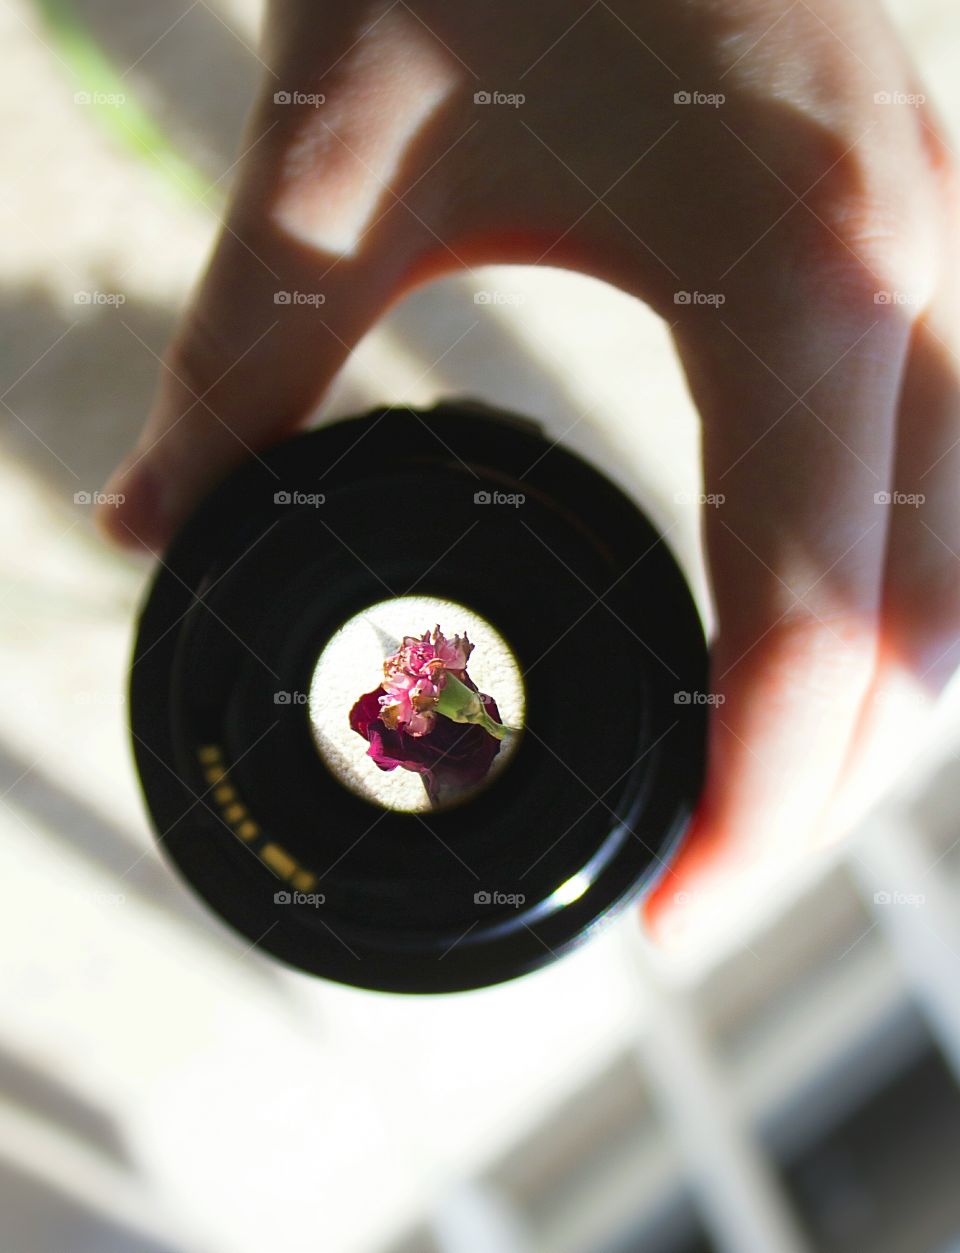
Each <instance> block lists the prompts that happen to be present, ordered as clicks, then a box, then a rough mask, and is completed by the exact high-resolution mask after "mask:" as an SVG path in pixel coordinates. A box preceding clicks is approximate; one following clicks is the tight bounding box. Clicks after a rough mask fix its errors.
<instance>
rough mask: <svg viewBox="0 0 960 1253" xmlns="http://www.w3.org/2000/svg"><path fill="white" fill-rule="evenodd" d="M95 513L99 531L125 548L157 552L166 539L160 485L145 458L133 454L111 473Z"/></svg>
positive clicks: (166, 529)
mask: <svg viewBox="0 0 960 1253" xmlns="http://www.w3.org/2000/svg"><path fill="white" fill-rule="evenodd" d="M103 495H104V497H105V498H106V500H105V502H104V503H103V504H101V505H100V506H99V507H98V509H97V512H96V522H97V525H98V526H99V527H100V529H101V531H103V532H104V534H106V535H107V537H108V538H109V539H111V540H113V541H114V542H115V543H118V544H121V545H122V546H123V547H124V548H130V549H134V550H140V551H146V552H151V553H156V552H157V551H159V550H160V549H162V548H163V546H164V545H165V544H166V542H167V539H168V538H169V517H168V514H167V509H166V502H165V496H164V492H163V488H162V485H161V483H160V481H159V479H158V478H157V475H156V473H155V471H154V470H153V468H152V467H151V466H150V465H149V464H148V462H147V458H146V457H144V456H143V455H142V454H138V453H136V452H133V453H131V454H130V456H129V457H127V458H126V459H125V460H124V461H122V462H121V463H120V465H119V466H118V467H117V468H116V470H114V472H113V474H112V475H111V476H110V478H109V480H108V481H107V485H106V486H105V487H104V489H103Z"/></svg>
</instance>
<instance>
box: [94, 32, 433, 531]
mask: <svg viewBox="0 0 960 1253" xmlns="http://www.w3.org/2000/svg"><path fill="white" fill-rule="evenodd" d="M309 29H310V30H311V31H312V32H313V34H312V37H313V38H315V39H317V40H318V41H319V45H320V46H318V47H317V48H315V49H314V48H307V47H306V46H305V41H306V38H307V36H306V34H305V33H303V32H301V34H302V36H303V37H302V39H301V40H300V42H299V44H298V46H297V47H296V48H295V49H294V50H292V51H291V50H290V49H283V48H281V49H280V50H279V52H278V58H279V59H278V60H277V61H276V62H275V64H280V65H289V66H290V67H291V68H290V69H289V71H288V72H286V73H280V74H279V75H278V78H277V79H273V78H271V79H270V81H269V87H268V88H267V90H266V92H265V95H264V98H263V99H262V100H261V102H260V104H259V105H258V107H257V108H256V109H255V110H254V114H253V117H252V120H251V123H250V126H249V129H248V133H247V137H246V140H245V142H244V148H245V150H246V155H245V157H244V158H243V160H242V162H241V163H240V166H239V181H238V185H237V188H236V191H235V194H234V196H233V200H232V204H231V208H230V210H229V212H228V214H227V216H226V219H225V222H224V224H223V229H222V231H221V233H220V237H219V239H218V241H217V244H216V248H215V251H214V254H213V257H212V259H211V261H210V264H209V267H208V269H207V272H206V274H205V276H204V277H203V280H202V282H201V283H200V286H199V289H198V291H197V293H196V295H195V297H194V299H193V302H192V304H191V307H190V309H189V311H188V312H187V314H186V316H185V317H184V319H183V323H182V325H181V327H180V328H179V330H178V332H177V334H176V337H175V340H174V343H173V344H172V346H171V347H170V349H169V351H168V353H167V354H166V357H165V359H164V361H163V362H162V364H161V367H160V378H159V383H158V389H157V394H156V399H155V403H154V405H153V408H152V410H151V412H150V414H149V417H148V419H147V422H146V425H145V427H144V429H143V431H142V433H141V435H140V437H139V439H138V441H137V443H136V446H135V447H134V449H133V450H132V452H131V454H130V455H129V456H128V457H127V458H126V460H125V461H124V463H123V464H122V465H121V466H120V467H119V468H118V470H117V472H116V473H115V476H114V478H113V479H112V480H111V482H110V484H109V485H108V490H109V491H110V492H112V493H119V494H121V495H122V496H123V497H124V498H125V499H124V503H123V505H122V506H121V507H120V508H119V509H107V510H104V511H102V514H101V517H100V522H101V525H102V526H103V527H104V529H105V530H106V531H107V532H108V533H109V534H110V535H111V536H112V537H113V538H115V539H117V540H119V541H120V542H122V543H128V544H142V545H145V546H147V547H150V548H154V549H155V548H158V547H163V546H164V545H165V544H166V542H167V540H168V539H169V538H170V535H171V533H172V532H173V530H174V529H175V528H176V527H177V526H178V525H179V523H180V522H181V521H182V520H183V518H184V517H185V515H186V514H187V513H188V512H189V510H190V509H191V508H192V506H193V505H194V504H195V503H196V501H197V500H198V499H199V498H200V497H201V496H202V495H203V494H204V493H205V492H206V491H207V490H208V489H209V488H210V487H211V486H212V485H213V484H214V483H216V482H217V481H218V480H219V479H220V478H222V477H223V476H224V475H225V474H226V473H227V472H228V471H229V470H230V469H232V468H233V467H234V466H235V465H237V464H238V463H239V462H241V461H243V460H244V459H245V458H248V457H251V456H256V455H257V453H258V451H259V450H260V449H262V448H263V447H264V446H266V445H268V444H270V443H272V442H273V441H274V440H275V439H277V438H278V437H279V436H280V435H281V434H282V433H283V432H284V431H286V430H288V429H289V428H291V427H292V426H294V425H296V424H297V423H299V422H301V421H303V419H305V418H306V417H307V416H308V414H309V413H310V411H311V409H313V408H314V406H315V405H316V404H317V402H318V400H319V399H320V397H321V396H322V395H323V393H324V391H325V390H326V388H327V387H328V385H329V383H330V381H331V380H332V378H333V376H334V374H335V373H336V371H337V370H338V368H339V367H340V365H341V364H342V362H343V361H344V359H345V358H346V357H347V356H348V354H349V353H350V351H351V350H352V348H353V347H354V345H355V344H356V343H357V341H358V340H359V339H360V338H361V337H362V336H363V334H364V333H365V332H366V331H367V329H368V328H369V327H370V326H371V325H372V324H373V322H375V321H376V319H377V318H378V317H379V315H380V314H381V313H382V311H383V309H384V308H385V307H386V306H387V305H388V304H389V303H390V302H391V301H392V300H394V299H396V298H397V296H398V295H399V294H400V292H401V291H402V290H403V288H404V286H405V285H406V284H408V283H410V282H412V281H413V277H412V276H413V272H414V270H415V269H416V266H417V265H418V264H419V263H421V262H422V261H423V258H424V256H425V254H426V253H427V252H428V251H429V250H430V249H436V248H437V247H438V246H439V245H438V235H437V232H436V230H435V229H434V228H433V227H432V226H431V223H430V222H429V220H428V219H429V217H430V210H429V208H428V207H425V206H423V205H421V204H419V203H418V202H416V201H415V200H414V198H413V197H410V196H408V195H407V192H408V190H409V188H410V187H411V186H413V185H414V184H415V183H416V182H417V181H418V177H419V176H418V172H417V161H416V160H414V159H413V157H412V156H411V151H412V149H413V147H414V146H415V145H416V144H417V143H419V142H420V141H421V140H422V138H423V131H424V129H425V127H427V126H428V124H429V123H430V122H431V116H432V114H433V113H434V112H435V111H436V110H437V109H438V108H439V106H440V105H441V104H442V102H443V99H444V97H445V94H446V92H447V90H448V88H449V86H450V83H451V81H452V78H451V71H450V70H449V68H448V66H447V65H446V63H445V61H444V59H443V58H442V57H441V56H440V55H439V54H438V53H437V51H436V48H435V47H434V46H433V45H430V46H429V47H422V46H420V45H419V44H418V43H417V34H416V32H415V31H411V23H407V24H406V25H405V27H404V29H403V30H401V31H397V30H391V19H390V18H389V17H388V18H385V19H383V20H382V21H380V22H379V23H378V24H376V29H375V31H373V33H371V34H370V35H369V36H367V37H361V38H358V37H357V33H356V32H355V31H353V30H352V28H351V27H350V26H349V24H348V23H345V22H343V21H337V22H334V21H332V20H331V21H328V22H327V23H326V25H324V24H323V23H320V22H315V23H312V24H311V26H310V28H309ZM321 36H322V38H321ZM391 41H392V46H393V50H394V52H395V53H396V52H397V49H398V46H399V44H400V43H401V41H406V42H407V46H406V56H405V57H400V56H394V57H393V58H392V59H386V60H385V59H384V56H383V49H384V45H385V44H390V43H391ZM288 42H289V35H288ZM328 66H332V67H333V68H332V70H331V72H330V73H327V74H325V75H324V74H323V70H325V69H326V67H328ZM311 67H312V68H311ZM317 67H320V77H319V78H316V79H313V78H311V74H313V75H316V74H317V73H318V68H317ZM288 80H289V81H288ZM394 80H395V81H394ZM278 82H279V83H281V84H282V85H283V87H284V90H283V91H280V92H276V96H275V89H276V86H277V83H278ZM288 86H289V88H290V89H289V90H287V89H286V88H287V87H288Z"/></svg>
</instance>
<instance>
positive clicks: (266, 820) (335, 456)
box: [130, 403, 706, 992]
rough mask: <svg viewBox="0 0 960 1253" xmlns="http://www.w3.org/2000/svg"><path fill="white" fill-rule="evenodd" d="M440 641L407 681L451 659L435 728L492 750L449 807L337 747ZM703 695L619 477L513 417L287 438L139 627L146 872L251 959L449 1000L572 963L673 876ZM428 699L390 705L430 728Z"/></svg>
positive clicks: (659, 565) (685, 638)
mask: <svg viewBox="0 0 960 1253" xmlns="http://www.w3.org/2000/svg"><path fill="white" fill-rule="evenodd" d="M437 627H439V628H441V629H442V632H443V634H442V635H441V636H439V637H436V636H430V637H429V639H428V640H427V643H426V644H425V646H424V647H425V648H426V650H427V652H426V653H425V654H424V656H426V657H427V658H428V659H427V661H425V662H424V669H423V672H422V673H423V674H424V675H425V676H428V677H429V676H435V669H434V667H439V666H440V665H441V662H440V661H439V660H437V659H436V657H440V656H441V655H448V657H449V656H455V655H456V649H457V648H461V649H463V648H467V649H468V650H469V657H470V660H469V662H467V663H466V669H463V668H460V669H457V668H456V667H457V666H459V665H460V661H450V660H449V659H448V661H447V663H446V664H447V665H448V666H452V667H454V669H453V670H451V671H450V673H452V674H453V675H454V676H456V675H460V676H462V677H463V678H464V679H465V680H466V682H467V684H469V690H467V687H466V686H464V687H463V688H462V691H463V692H466V698H469V699H466V698H465V703H464V707H463V710H460V709H458V711H457V712H456V713H454V714H452V715H451V716H452V717H454V719H455V720H458V721H460V720H462V719H466V720H467V722H469V720H470V719H471V718H473V719H476V718H481V719H482V718H483V717H488V719H490V720H488V721H487V722H486V723H483V724H482V725H483V726H486V727H487V728H488V729H489V728H491V727H492V728H493V731H494V733H495V737H496V736H502V739H500V740H499V743H498V746H497V748H496V749H495V750H494V749H493V746H492V745H491V746H490V747H491V749H492V751H493V753H494V755H493V757H492V760H491V763H490V768H489V770H488V772H487V773H486V774H485V776H484V778H483V781H482V785H477V786H475V787H470V788H469V789H467V790H464V791H462V792H458V793H457V795H456V796H455V803H446V795H445V796H444V803H431V800H432V801H434V802H436V801H437V797H436V796H435V795H434V796H432V798H431V796H430V795H428V794H427V792H425V791H424V787H423V779H422V778H418V776H417V774H416V773H415V770H414V769H413V768H412V767H410V766H409V764H407V765H406V766H404V767H402V768H399V769H390V770H386V769H384V768H383V766H382V762H381V764H380V765H378V763H377V761H374V760H371V750H372V749H373V747H374V745H373V741H372V740H371V741H370V742H369V743H368V742H367V740H366V739H365V738H364V737H363V736H362V735H360V734H358V733H357V731H356V729H355V726H353V725H352V724H351V720H352V710H351V702H352V701H356V700H357V698H359V697H361V696H362V695H363V694H365V693H366V694H368V696H369V695H370V694H371V689H372V691H373V692H374V693H376V692H377V691H381V688H380V687H378V685H381V684H382V682H383V680H384V673H385V671H384V663H385V659H387V658H388V657H389V656H390V655H391V654H392V653H394V651H395V650H397V649H398V648H399V647H400V646H401V644H402V643H403V639H404V637H409V639H410V640H411V641H412V642H413V644H414V645H415V647H419V641H420V639H421V636H422V635H423V633H424V632H430V631H432V630H433V629H434V628H437ZM464 636H467V637H469V644H467V643H466V642H463V643H461V642H459V641H460V639H461V637H464ZM438 639H439V642H437V641H438ZM431 641H432V642H431ZM453 641H458V642H456V643H454V642H453ZM450 649H453V650H454V652H453V653H450V652H449V650H450ZM431 650H432V651H431ZM444 650H447V652H446V653H444ZM434 653H436V657H435V656H434ZM466 655H467V654H466V653H463V652H461V654H460V660H462V659H463V657H464V656H466ZM404 673H406V672H404ZM705 674H706V649H705V644H704V640H703V634H702V629H701V626H700V622H699V618H698V615H697V612H696V609H695V606H694V604H693V601H692V599H691V596H690V593H689V590H688V588H687V586H686V583H685V581H684V579H683V576H682V574H681V572H680V571H679V569H678V567H677V565H676V563H675V561H674V559H673V557H672V555H671V554H670V552H669V550H668V549H667V547H666V545H665V543H664V542H663V539H662V537H661V536H660V535H659V534H658V533H657V531H656V530H655V528H654V527H653V526H652V525H651V524H650V522H649V521H648V520H647V519H646V518H645V517H644V515H643V514H642V513H641V512H640V510H639V509H638V508H637V507H636V505H635V504H634V503H633V502H632V501H630V500H629V499H628V498H627V497H626V496H625V495H624V494H623V493H622V492H621V491H620V490H619V489H618V488H616V487H615V486H614V485H613V484H612V483H611V482H610V481H609V480H607V479H606V478H605V477H604V476H602V475H601V474H600V473H598V472H597V471H596V470H595V469H593V468H592V467H590V466H589V465H587V464H586V463H585V462H584V461H583V460H581V459H580V458H578V457H576V456H575V455H573V454H572V453H571V452H569V451H567V450H565V449H563V448H562V447H561V446H560V445H558V444H556V443H553V442H550V441H549V440H547V439H545V438H544V436H543V435H542V433H541V432H540V431H539V429H538V428H536V427H535V426H534V425H533V424H531V423H529V422H527V421H525V420H523V419H517V418H515V417H513V416H512V415H508V414H501V413H499V412H496V411H491V410H487V409H485V408H484V407H482V406H477V405H473V404H469V403H457V404H443V405H440V406H437V407H436V408H435V409H432V410H430V411H426V412H417V411H413V410H409V409H387V410H378V411H375V412H373V413H370V414H367V415H365V416H363V417H359V418H353V419H349V420H346V421H342V422H338V423H335V424H332V425H330V426H327V427H324V428H321V429H318V430H315V431H311V432H309V433H307V434H304V435H299V436H296V437H294V438H292V439H289V440H286V441H284V442H283V443H281V444H279V445H277V446H276V447H275V448H274V449H272V450H271V451H269V452H268V453H266V454H265V455H263V456H262V457H261V458H258V459H255V460H253V461H252V462H250V463H248V464H247V465H245V466H244V467H243V468H242V469H240V470H239V471H237V472H236V473H235V474H234V475H233V476H232V477H231V478H230V479H228V480H227V481H226V482H225V483H224V484H222V485H221V486H220V487H219V488H218V489H217V490H216V491H215V492H214V493H213V494H212V495H211V496H210V497H209V498H208V499H207V500H206V501H205V502H203V503H202V504H201V506H200V507H199V508H198V510H197V511H196V513H195V514H194V515H193V516H192V517H191V518H190V519H189V521H188V522H187V523H186V525H185V526H184V527H183V529H182V530H181V532H180V533H179V535H178V536H177V537H176V539H175V540H174V542H173V544H172V545H171V547H170V549H169V551H168V552H167V554H165V558H164V563H163V565H162V566H161V567H160V569H159V571H158V573H157V575H156V578H155V580H154V583H153V585H152V587H151V589H150V591H149V594H148V597H147V600H146V602H145V605H144V608H143V611H142V614H141V618H140V623H139V630H138V635H137V640H136V645H135V649H134V656H133V662H132V667H131V700H130V708H131V729H132V734H133V743H134V752H135V757H136V761H137V767H138V770H139V773H140V777H141V780H142V785H143V789H144V794H145V797H146V801H147V805H148V808H149V810H150V814H151V817H152V820H153V824H154V827H155V829H156V832H157V836H158V839H159V842H160V846H161V848H162V849H163V850H164V852H165V853H166V854H167V855H168V856H169V857H170V858H171V859H172V861H173V863H174V864H175V865H176V867H177V868H178V870H179V871H180V872H181V873H182V874H183V875H184V877H185V878H186V880H187V881H188V882H189V883H190V884H191V885H192V886H193V887H194V888H195V889H196V890H197V891H198V892H199V893H200V894H201V895H202V896H203V897H204V899H205V900H206V901H207V903H208V904H209V905H210V906H211V907H212V908H213V909H214V910H215V911H216V912H217V913H218V914H219V915H220V916H221V917H222V918H223V919H224V920H225V921H226V922H227V923H228V924H229V925H231V926H232V927H233V928H235V929H236V930H238V931H239V932H240V933H241V934H242V935H244V936H245V937H246V938H247V940H248V941H249V943H251V944H254V943H255V944H257V945H258V946H259V947H260V948H261V949H263V950H265V951H268V952H270V953H271V954H273V955H274V956H276V957H277V958H279V959H281V960H283V961H285V962H288V963H290V964H292V965H294V966H297V967H299V968H301V969H303V970H306V971H310V972H312V973H314V974H318V975H322V976H325V977H327V978H331V979H335V980H339V981H341V982H344V983H349V984H354V985H357V986H361V987H367V988H377V989H382V990H387V991H405V992H443V991H455V990H461V989H466V988H472V987H478V986H482V985H485V984H490V983H496V982H499V981H501V980H504V979H508V978H511V977H513V976H515V975H519V974H522V973H524V972H526V971H529V970H532V969H534V968H536V967H538V966H540V965H543V964H544V963H545V962H547V961H550V960H552V959H553V958H555V957H557V956H559V955H560V954H562V953H563V952H564V951H565V950H567V949H568V948H570V947H571V946H572V945H573V944H575V943H576V942H578V941H579V940H580V939H581V938H582V937H583V936H584V935H585V934H586V932H587V931H588V930H590V929H591V928H592V927H593V926H594V925H595V924H596V923H597V922H598V921H599V920H601V919H603V918H606V917H609V916H611V915H612V914H613V913H614V912H616V910H617V909H618V908H620V907H622V906H623V905H625V904H626V903H628V902H629V901H631V900H632V899H634V898H635V897H636V895H637V893H638V891H639V890H640V889H641V888H642V887H643V885H644V884H645V883H646V882H647V881H648V880H649V878H650V877H651V876H652V875H653V874H655V873H657V872H658V871H659V870H660V869H661V868H662V866H663V865H664V862H665V859H667V858H668V857H669V854H670V851H671V849H672V847H673V845H674V844H675V842H676V840H677V839H678V837H679V835H680V834H681V833H682V831H683V829H684V827H685V825H686V822H687V821H688V819H689V815H690V813H691V811H692V808H693V806H694V804H695V802H696V799H697V796H698V793H699V789H700V786H701V782H702V773H703V757H704V725H705V717H704V706H703V705H702V703H699V702H695V701H688V702H684V701H683V700H682V695H683V693H686V692H691V691H699V690H703V689H704V688H705V687H706V682H705ZM478 680H480V681H478ZM404 681H406V680H404ZM412 681H413V680H411V682H412ZM435 686H436V685H435ZM448 687H449V689H450V691H451V692H453V691H457V692H461V688H460V687H458V686H457V685H456V684H455V683H454V682H453V681H452V680H448ZM429 688H430V684H429V682H428V683H426V684H425V687H421V688H418V689H417V690H416V691H414V692H413V695H414V696H415V697H416V700H415V701H414V702H413V704H412V705H408V706H407V707H408V708H410V709H416V710H422V709H426V710H427V714H426V715H423V714H421V715H420V716H426V717H427V718H428V721H429V718H430V717H432V716H433V715H432V714H431V713H430V709H431V708H432V706H430V704H429V700H428V699H427V697H425V696H423V695H422V692H423V691H425V690H426V689H429ZM488 689H490V690H488ZM391 690H392V689H391ZM411 690H412V689H411ZM404 691H405V689H404ZM401 695H404V692H401ZM447 695H449V693H447ZM480 698H483V705H482V708H481V706H480V704H479V703H478V702H479V701H480ZM374 699H377V698H376V697H375V698H374ZM391 699H393V698H392V697H391ZM397 699H399V698H397ZM404 699H405V696H404ZM432 699H440V700H445V699H447V697H446V696H443V697H439V698H438V697H436V695H435V694H434V697H433V698H432ZM488 700H490V701H492V702H494V703H493V704H488V703H487V701H488ZM387 703H388V704H389V701H388V702H387ZM468 706H469V709H470V710H474V712H469V710H468V711H467V712H466V713H464V710H467V709H468ZM374 708H376V706H375V707H374ZM436 708H437V709H441V708H442V706H441V705H437V706H436ZM490 709H493V710H495V711H496V716H491V715H489V713H488V711H489V710H490ZM477 711H479V712H477ZM388 712H389V710H387V709H386V708H385V711H384V715H383V716H384V719H387V714H388ZM411 716H412V715H411ZM354 721H355V720H354ZM377 725H380V724H379V723H378V724H377ZM409 725H410V726H411V727H412V726H413V725H414V724H413V723H412V722H411V723H410V724H409ZM498 727H499V730H498V729H497V728H498ZM460 731H462V732H464V734H466V733H467V732H469V733H470V734H473V733H476V737H475V738H476V740H477V742H478V743H479V742H480V741H481V740H484V736H485V735H488V732H487V731H484V730H481V726H480V725H464V726H462V727H461V728H460ZM460 731H458V735H459V734H460ZM368 734H369V732H368ZM488 738H489V737H488ZM423 742H425V740H423V741H421V746H422V743H423ZM458 742H459V741H458ZM484 742H485V741H484ZM444 756H446V754H444ZM411 785H412V790H411ZM425 796H426V798H427V801H428V803H427V804H424V797H425Z"/></svg>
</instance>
